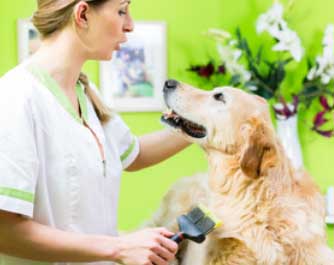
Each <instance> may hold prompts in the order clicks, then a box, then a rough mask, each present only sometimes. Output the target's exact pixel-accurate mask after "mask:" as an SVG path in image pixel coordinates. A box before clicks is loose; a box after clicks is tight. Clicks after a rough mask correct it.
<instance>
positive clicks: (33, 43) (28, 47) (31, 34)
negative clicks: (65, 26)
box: [17, 19, 40, 63]
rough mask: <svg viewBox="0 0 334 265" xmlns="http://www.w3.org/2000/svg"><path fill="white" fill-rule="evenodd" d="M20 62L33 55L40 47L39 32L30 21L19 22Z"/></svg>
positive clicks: (21, 20)
mask: <svg viewBox="0 0 334 265" xmlns="http://www.w3.org/2000/svg"><path fill="white" fill-rule="evenodd" d="M17 39H18V61H19V63H21V62H22V61H24V60H25V59H27V58H28V57H29V56H30V55H31V54H33V53H34V52H35V51H36V50H37V49H38V47H39V45H40V36H39V33H38V30H37V29H36V28H35V27H34V25H33V23H32V22H31V20H30V19H19V20H18V21H17Z"/></svg>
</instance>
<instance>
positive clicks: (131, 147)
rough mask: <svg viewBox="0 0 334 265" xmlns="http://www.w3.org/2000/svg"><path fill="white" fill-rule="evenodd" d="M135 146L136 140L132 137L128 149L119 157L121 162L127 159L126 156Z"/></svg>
mask: <svg viewBox="0 0 334 265" xmlns="http://www.w3.org/2000/svg"><path fill="white" fill-rule="evenodd" d="M135 145H136V140H135V138H134V137H133V139H132V142H131V144H130V146H129V148H128V149H127V150H126V151H125V152H124V153H123V155H121V161H122V162H123V161H124V160H125V159H127V158H128V156H129V155H130V154H131V153H132V151H133V149H134V148H135Z"/></svg>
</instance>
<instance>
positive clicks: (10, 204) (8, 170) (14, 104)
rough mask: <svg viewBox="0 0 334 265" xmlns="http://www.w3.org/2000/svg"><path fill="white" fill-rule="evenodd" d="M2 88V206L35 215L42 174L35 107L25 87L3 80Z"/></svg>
mask: <svg viewBox="0 0 334 265" xmlns="http://www.w3.org/2000/svg"><path fill="white" fill-rule="evenodd" d="M14 86H15V85H14ZM0 90H1V91H2V95H1V97H0V124H1V125H0V209H1V210H5V211H9V212H14V213H18V214H23V215H26V216H29V217H32V216H33V205H34V197H35V188H36V182H37V176H38V159H37V150H36V142H35V137H34V125H33V119H32V110H31V107H30V104H29V100H28V99H27V98H26V97H25V96H24V94H25V93H24V91H20V90H19V89H16V88H15V87H11V84H10V83H9V84H8V82H6V83H5V82H1V81H0ZM21 92H22V93H21Z"/></svg>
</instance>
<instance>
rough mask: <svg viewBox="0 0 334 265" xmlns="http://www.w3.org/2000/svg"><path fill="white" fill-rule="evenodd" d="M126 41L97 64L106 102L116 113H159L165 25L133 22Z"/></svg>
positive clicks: (154, 22) (157, 22) (165, 46)
mask: <svg viewBox="0 0 334 265" xmlns="http://www.w3.org/2000/svg"><path fill="white" fill-rule="evenodd" d="M127 36H128V41H127V42H126V43H125V44H123V45H122V47H121V49H120V50H118V51H115V52H114V54H113V58H112V59H111V60H110V61H102V62H101V63H100V88H101V92H102V95H103V97H104V99H105V102H106V103H107V104H108V105H109V106H111V107H112V108H113V109H114V110H116V111H118V112H144V111H161V110H163V108H164V103H163V93H162V89H163V84H164V82H165V80H166V78H167V45H166V39H167V37H166V23H165V22H159V21H149V22H141V21H137V22H134V31H133V32H131V33H128V35H127Z"/></svg>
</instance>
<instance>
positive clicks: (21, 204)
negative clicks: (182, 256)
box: [0, 65, 139, 265]
mask: <svg viewBox="0 0 334 265" xmlns="http://www.w3.org/2000/svg"><path fill="white" fill-rule="evenodd" d="M35 70H36V69H35ZM32 72H33V71H32V70H31V69H29V68H28V67H27V65H20V66H18V67H16V68H14V69H13V70H11V71H10V72H8V73H7V74H6V75H5V76H4V77H2V78H1V79H0V124H1V125H0V209H2V210H6V211H9V212H14V213H19V214H23V215H26V216H28V217H30V218H32V219H33V220H35V221H37V222H39V223H41V224H45V225H48V226H50V227H55V228H57V229H61V230H64V231H72V232H76V233H85V234H103V235H116V233H117V232H116V229H117V205H118V194H119V185H120V175H121V172H122V169H123V168H126V167H127V166H128V165H130V164H131V163H132V162H133V161H134V160H135V158H136V157H137V155H138V153H139V144H138V139H137V138H136V137H134V136H133V135H132V134H131V133H130V130H129V129H128V127H127V126H126V125H125V124H124V122H123V121H122V120H121V118H120V117H119V116H117V115H115V117H114V118H113V119H112V120H111V121H109V122H108V123H107V124H106V125H103V126H102V125H101V123H100V122H99V120H98V118H97V115H96V113H95V111H94V109H93V106H92V104H91V102H90V101H89V99H88V98H87V97H86V96H85V95H84V93H82V92H83V88H82V87H81V86H78V87H77V93H79V94H78V97H79V101H80V107H81V112H82V116H83V117H84V119H85V122H86V123H87V124H88V125H89V127H90V128H91V129H92V130H93V131H94V133H95V134H96V136H97V137H98V139H99V141H100V143H101V144H102V146H103V149H104V152H105V158H106V161H105V163H104V162H103V159H102V156H101V153H100V149H99V147H98V144H97V141H96V139H95V138H94V136H93V134H92V132H91V131H90V130H89V129H88V128H87V127H86V126H84V125H83V122H82V120H81V119H80V117H79V116H78V115H77V114H76V113H75V111H74V109H71V108H73V107H72V106H71V105H70V103H69V101H68V100H67V98H66V97H65V96H64V94H63V92H62V91H61V90H60V88H59V87H57V85H56V83H55V81H54V80H53V79H52V78H51V77H50V76H46V75H45V73H43V72H39V74H41V75H40V76H39V77H37V76H36V75H38V73H37V74H36V73H34V74H33V73H32ZM52 82H53V83H52ZM0 236H1V235H0ZM55 240H57V239H56V238H55ZM9 264H10V265H12V264H15V265H21V264H25V265H27V264H52V263H46V262H33V261H30V260H24V259H18V258H14V257H8V256H6V255H1V254H0V265H9ZM58 264H59V263H58ZM61 264H70V263H61ZM76 264H78V263H76ZM80 264H83V263H80ZM89 264H94V263H89ZM95 264H112V263H95Z"/></svg>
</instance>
